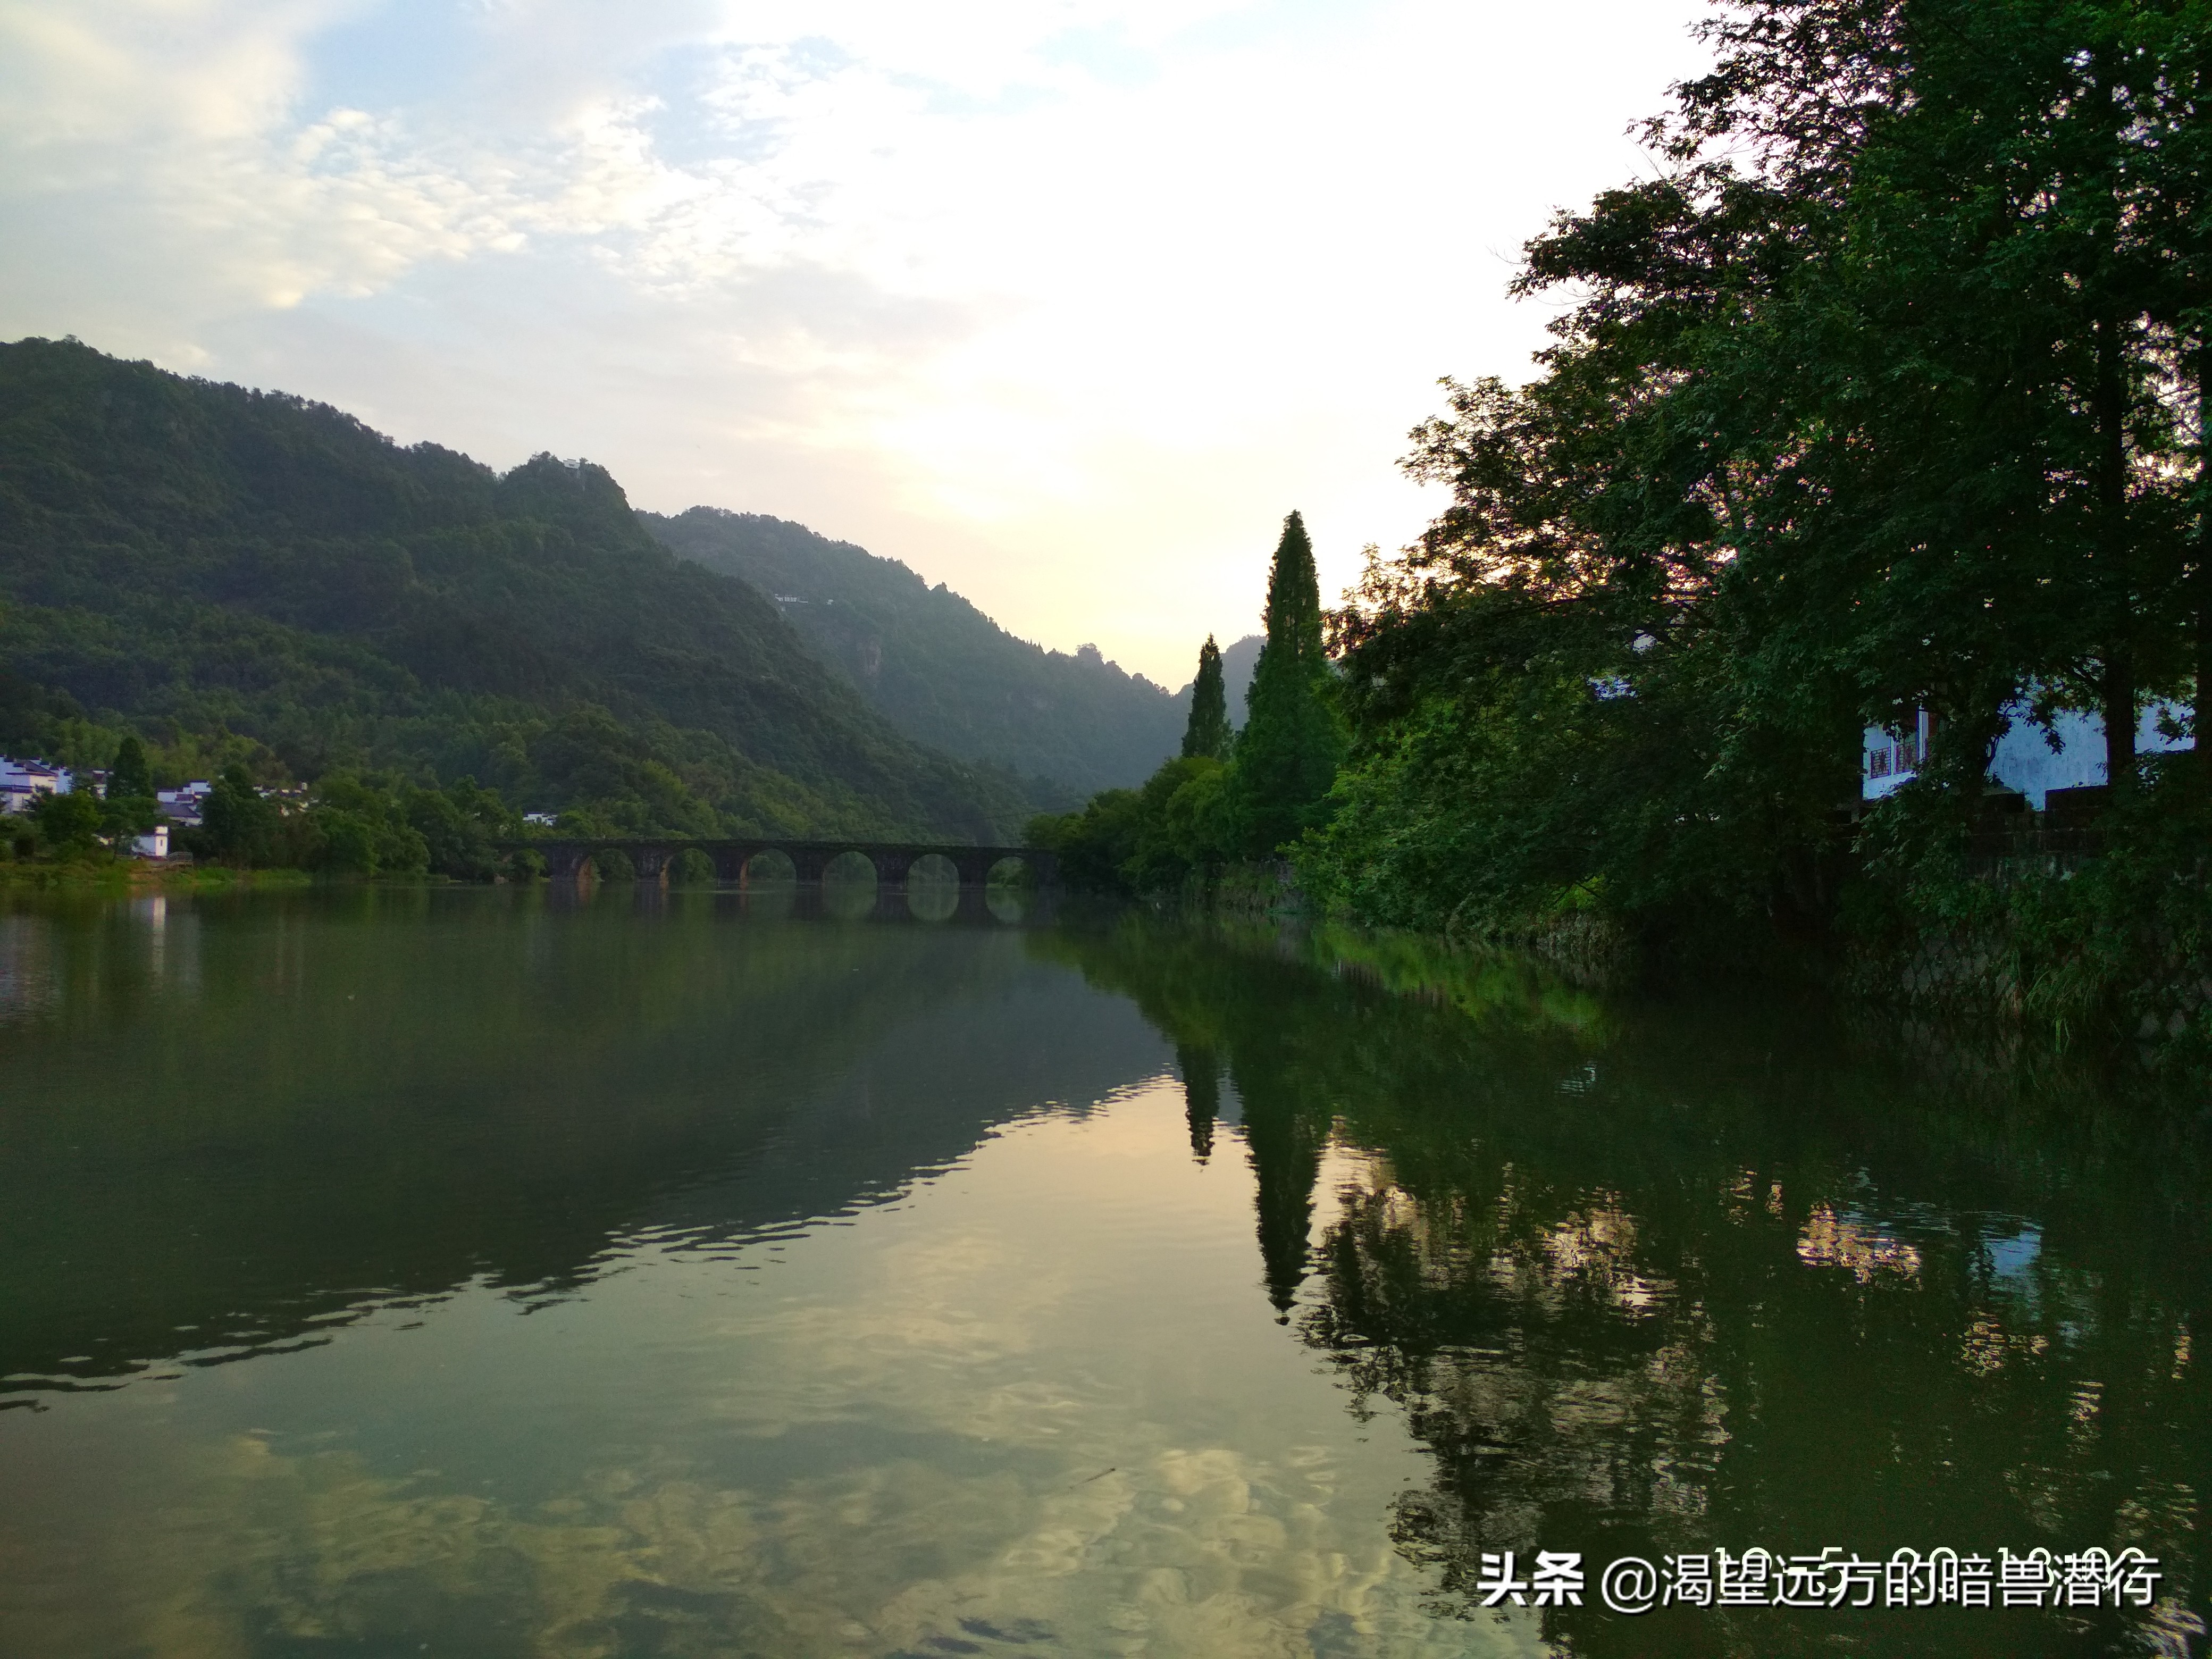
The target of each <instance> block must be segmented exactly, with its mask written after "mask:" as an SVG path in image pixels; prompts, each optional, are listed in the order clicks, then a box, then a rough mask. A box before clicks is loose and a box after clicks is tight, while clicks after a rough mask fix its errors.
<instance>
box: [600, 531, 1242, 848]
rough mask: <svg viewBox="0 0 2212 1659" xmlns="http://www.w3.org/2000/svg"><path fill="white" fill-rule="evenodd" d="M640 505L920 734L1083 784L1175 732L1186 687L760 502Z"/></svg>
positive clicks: (1136, 762) (1082, 789) (1170, 743)
mask: <svg viewBox="0 0 2212 1659" xmlns="http://www.w3.org/2000/svg"><path fill="white" fill-rule="evenodd" d="M641 516H642V517H643V518H644V520H645V522H646V523H647V526H649V527H650V528H651V530H652V531H653V534H654V535H656V536H658V537H659V538H660V539H661V540H662V541H663V542H665V543H666V544H668V545H669V546H670V547H671V548H673V549H674V550H676V551H677V552H678V554H680V555H682V556H684V558H686V559H689V560H694V561H696V562H698V563H700V564H702V565H704V566H706V567H707V568H709V569H712V570H719V571H721V572H724V573H725V574H728V575H732V576H736V577H738V578H740V579H741V580H744V581H746V582H749V583H750V584H751V585H752V586H755V587H757V588H758V589H760V590H761V591H762V592H764V593H768V594H771V595H774V596H775V599H776V601H777V603H778V604H779V605H781V608H782V610H783V613H784V615H785V616H786V617H788V618H789V619H790V621H791V623H792V624H793V626H794V627H795V628H797V629H798V630H799V633H800V634H801V635H802V636H804V637H805V640H806V641H807V643H808V645H809V646H810V647H811V649H812V650H813V651H814V652H815V653H816V654H817V656H818V657H819V658H820V659H822V660H823V662H825V663H829V664H830V665H834V666H835V667H836V668H837V669H838V670H839V671H841V672H842V673H843V674H844V675H845V676H846V677H847V678H849V679H850V680H851V682H852V683H853V684H854V685H855V686H857V687H858V688H859V689H860V691H861V693H862V694H863V695H864V696H866V698H867V699H868V701H869V702H871V703H872V704H874V705H875V707H876V708H877V709H878V711H880V712H881V713H882V714H883V715H884V718H885V719H887V720H891V721H892V722H894V723H895V724H896V726H898V727H899V729H900V730H901V731H902V732H905V733H906V734H907V735H908V737H910V738H915V740H916V741H918V742H921V743H926V744H930V745H932V746H933V747H935V748H939V749H942V750H945V751H946V752H947V753H949V754H953V755H957V756H959V757H962V758H963V759H966V760H970V761H977V762H987V763H992V764H994V765H999V766H1004V767H1009V768H1012V769H1014V770H1015V771H1018V772H1020V773H1022V774H1024V775H1026V776H1029V777H1030V778H1034V779H1048V780H1050V781H1051V782H1052V783H1054V784H1057V785H1059V786H1061V787H1063V788H1064V789H1065V790H1066V791H1069V792H1073V793H1081V794H1089V793H1091V792H1093V791H1096V790H1099V789H1105V788H1110V787H1117V786H1121V785H1126V784H1134V783H1138V782H1139V781H1142V780H1143V779H1145V778H1146V777H1147V776H1149V775H1151V773H1152V769H1153V768H1155V767H1157V766H1158V764H1159V763H1160V762H1161V761H1163V760H1164V759H1166V758H1167V757H1169V756H1170V755H1172V754H1174V753H1175V752H1176V745H1177V744H1179V743H1180V742H1181V741H1182V727H1183V717H1184V714H1185V712H1186V709H1187V708H1188V699H1187V697H1184V696H1180V695H1178V694H1176V693H1175V692H1171V691H1169V690H1165V689H1164V688H1163V687H1160V686H1157V685H1154V684H1152V682H1151V681H1150V680H1147V679H1145V678H1142V677H1141V676H1138V675H1132V674H1127V673H1125V672H1123V671H1121V669H1120V668H1118V667H1116V666H1115V665H1114V664H1112V663H1109V662H1108V661H1106V660H1105V659H1103V658H1102V657H1101V656H1100V655H1099V654H1098V653H1097V651H1095V650H1093V649H1091V648H1090V647H1085V648H1084V649H1083V650H1081V651H1079V652H1078V653H1076V654H1075V655H1074V656H1072V657H1071V656H1068V655H1066V654H1065V653H1060V652H1058V651H1047V650H1045V649H1044V648H1043V647H1041V646H1035V645H1031V644H1030V643H1029V641H1026V640H1019V639H1016V638H1015V637H1014V636H1013V635H1011V634H1009V633H1007V632H1006V629H1003V628H1000V626H999V625H998V623H994V622H993V621H992V620H991V619H990V618H989V617H987V616H985V615H984V614H983V613H982V612H981V611H978V610H977V609H976V608H975V606H974V605H970V604H969V602H968V601H967V600H966V599H963V598H961V597H960V595H958V594H957V593H955V592H951V591H949V590H948V589H947V588H945V586H943V585H942V584H940V585H939V586H936V587H931V586H928V584H927V583H926V582H924V581H923V580H922V579H921V577H920V576H918V575H916V574H915V573H914V572H913V571H912V570H910V569H908V568H907V567H906V566H905V565H903V564H901V563H899V562H897V561H896V560H894V559H885V558H879V557H878V556H875V555H874V554H872V553H869V552H867V551H866V550H865V549H862V548H859V547H855V546H854V545H853V544H851V543H850V542H836V541H831V540H829V538H827V537H823V536H819V535H817V534H816V533H815V532H813V531H811V530H809V529H807V528H806V527H805V526H804V525H797V524H792V523H790V522H788V521H787V520H782V519H771V518H766V517H763V516H762V515H761V514H758V513H726V512H722V511H720V510H719V509H717V508H714V507H693V508H692V509H691V510H690V512H688V513H681V514H679V515H678V516H677V517H674V518H663V517H660V516H659V515H656V514H653V513H646V514H643V515H641ZM1197 655H1198V641H1196V640H1193V641H1191V656H1192V658H1193V659H1194V660H1195V659H1196V658H1197ZM1239 712H1240V713H1241V712H1242V708H1241V705H1240V707H1239ZM1041 804H1046V803H1041Z"/></svg>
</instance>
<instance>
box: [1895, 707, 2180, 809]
mask: <svg viewBox="0 0 2212 1659" xmlns="http://www.w3.org/2000/svg"><path fill="white" fill-rule="evenodd" d="M2005 715H2006V718H2007V720H2008V721H2009V722H2010V723H2009V724H2008V726H2007V727H2006V728H2005V734H2004V735H2003V736H2002V738H1998V739H1997V746H1996V753H1995V754H1994V755H1992V756H1991V757H1990V781H1991V782H1992V783H1995V784H1996V785H1997V786H1998V787H2000V788H2004V789H2009V790H2013V791H2015V792H2017V793H2020V794H2022V795H2025V796H2027V804H2028V805H2029V807H2030V808H2031V809H2033V811H2038V812H2040V811H2043V810H2044V806H2045V802H2046V800H2047V799H2048V798H2049V796H2050V793H2051V791H2052V790H2054V789H2085V788H2091V787H2095V786H2097V785H2100V784H2103V783H2106V782H2108V781H2110V780H2108V779H2107V778H2106V775H2105V722H2104V719H2103V717H2102V716H2101V715H2098V714H2081V713H2079V712H2076V711H2073V710H2068V711H2066V712H2064V713H2062V714H2057V715H2056V716H2055V717H2053V719H2052V720H2051V730H2050V732H2049V733H2048V734H2047V735H2046V734H2045V731H2044V729H2043V728H2042V727H2041V726H2038V725H2036V724H2035V722H2034V721H2033V720H2031V719H2030V718H2029V716H2028V707H2027V702H2025V701H2022V702H2014V703H2010V704H2008V705H2007V707H2006V708H2005ZM2189 723H2190V711H2189V709H2188V708H2186V707H2185V705H2183V704H2179V703H2173V702H2154V703H2153V704H2151V705H2150V706H2149V707H2148V708H2146V709H2144V710H2143V712H2142V721H2141V722H2140V724H2138V726H2136V753H2137V754H2139V755H2154V754H2166V753H2170V752H2172V750H2178V749H2192V748H2194V747H2196V742H2195V739H2194V738H2190V737H2187V736H2182V737H2170V736H2168V735H2167V733H2166V728H2167V727H2175V728H2181V727H2185V726H2188V724H2189ZM1928 739H1929V717H1928V711H1927V710H1926V709H1924V708H1923V709H1922V710H1921V711H1920V716H1919V719H1918V720H1917V723H1916V725H1915V727H1914V729H1913V730H1911V731H1910V732H1892V731H1888V730H1886V729H1885V728H1883V727H1881V726H1869V727H1867V729H1866V734H1865V740H1864V742H1863V745H1862V752H1861V755H1860V762H1859V798H1860V799H1862V800H1880V799H1881V798H1882V797H1883V796H1884V795H1887V794H1888V793H1891V792H1892V791H1893V790H1896V789H1899V788H1902V787H1904V786H1905V784H1907V783H1909V782H1911V781H1912V779H1913V778H1914V777H1916V776H1917V775H1918V774H1919V771H1920V764H1921V763H1922V762H1923V760H1925V759H1926V758H1927V756H1928Z"/></svg>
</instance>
